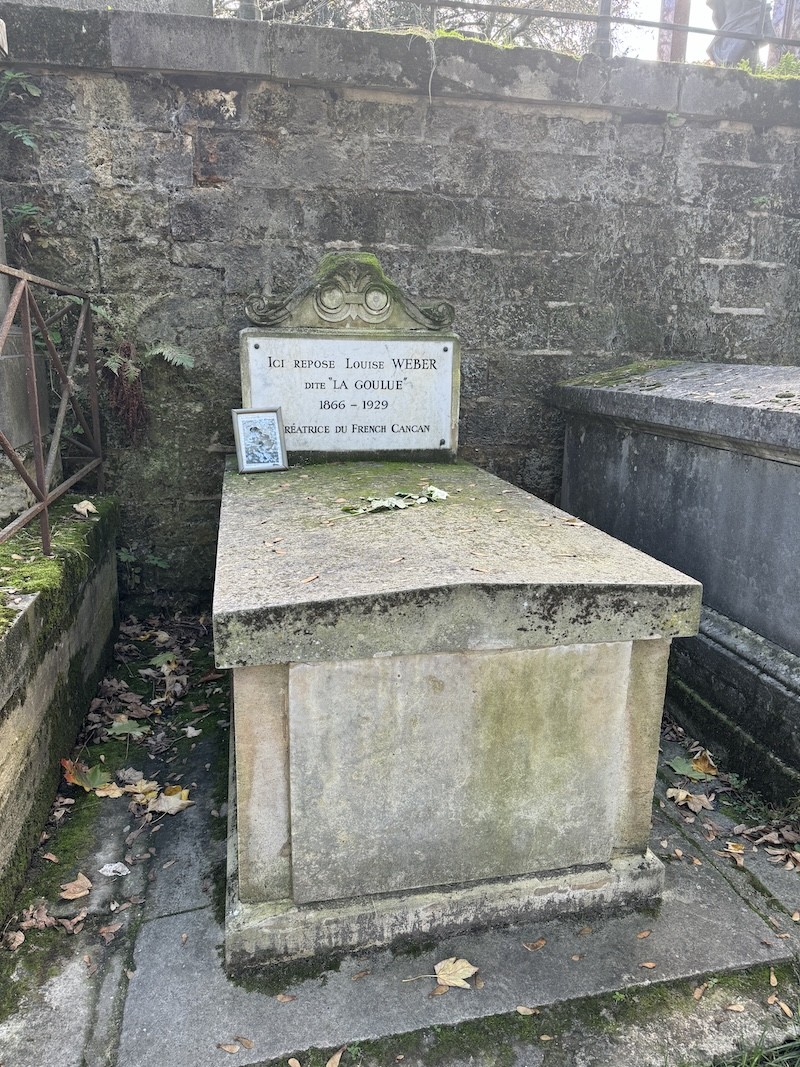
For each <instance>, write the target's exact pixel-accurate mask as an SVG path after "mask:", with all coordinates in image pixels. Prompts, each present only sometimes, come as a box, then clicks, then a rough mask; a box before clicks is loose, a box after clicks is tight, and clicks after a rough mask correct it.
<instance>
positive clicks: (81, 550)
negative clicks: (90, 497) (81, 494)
mask: <svg viewBox="0 0 800 1067" xmlns="http://www.w3.org/2000/svg"><path fill="white" fill-rule="evenodd" d="M69 499H71V500H74V499H75V498H74V497H72V498H69ZM95 499H96V502H97V507H98V518H97V521H95V522H87V523H84V524H82V525H78V523H77V521H76V520H75V516H74V514H73V513H72V512H71V505H70V503H61V504H59V505H58V506H57V507H56V508H54V509H53V511H52V512H51V518H52V519H53V521H54V522H57V523H58V524H59V526H60V527H61V528H62V529H63V528H66V527H70V533H69V546H70V547H69V548H68V549H64V548H61V549H56V552H55V555H54V557H53V558H52V560H50V561H43V560H42V559H41V557H40V558H39V559H38V560H36V559H35V557H32V560H33V566H34V567H35V568H36V573H35V574H33V573H29V572H28V570H27V569H26V567H27V564H26V562H25V560H24V559H23V558H22V557H21V556H20V555H19V553H17V554H15V555H14V556H13V557H12V558H13V559H16V560H21V562H19V563H18V564H16V566H17V568H18V580H19V581H21V582H23V583H24V585H25V587H26V588H36V589H37V591H36V592H33V593H28V594H20V595H18V596H14V597H12V596H9V597H6V598H5V599H6V600H7V601H8V603H7V605H4V606H3V608H2V612H0V921H2V919H3V918H4V917H5V916H6V915H7V914H8V910H9V908H10V905H11V902H12V901H13V899H14V895H15V893H16V892H17V890H18V889H19V887H20V885H21V884H22V881H23V879H24V876H25V871H26V870H27V866H28V860H29V859H30V856H31V853H32V851H33V848H34V846H35V845H36V844H38V842H39V835H40V833H41V831H42V828H43V826H44V824H45V822H46V820H47V814H48V812H49V810H50V805H51V804H52V801H53V797H54V796H55V793H56V789H57V787H58V782H59V781H60V779H61V767H60V765H59V760H60V759H61V758H62V757H67V756H69V755H70V754H71V751H72V746H73V744H74V742H75V737H76V735H77V733H78V730H79V729H80V726H81V724H82V722H83V719H84V716H85V714H86V708H87V706H88V704H89V701H90V700H91V698H92V696H93V695H94V693H95V689H96V686H97V683H98V681H99V680H100V678H101V677H102V672H103V670H104V669H105V666H106V663H107V661H108V657H109V655H110V651H111V643H112V642H113V639H114V633H115V630H116V624H117V617H116V616H117V568H116V556H115V551H114V548H115V539H116V533H117V521H118V512H117V507H116V504H115V503H114V502H113V501H111V500H101V499H100V498H99V497H98V498H95ZM10 546H11V548H12V549H13V548H15V547H17V546H19V548H20V549H22V551H25V552H26V554H27V552H29V551H30V547H29V541H27V540H24V539H22V538H20V537H18V538H17V539H15V540H12V541H11V542H10ZM5 547H8V545H6V546H5ZM5 569H6V570H8V569H9V568H5ZM7 578H8V576H6V579H7Z"/></svg>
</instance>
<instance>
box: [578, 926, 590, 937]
mask: <svg viewBox="0 0 800 1067" xmlns="http://www.w3.org/2000/svg"><path fill="white" fill-rule="evenodd" d="M591 932H592V928H591V926H582V927H581V928H580V930H579V931H578V937H587V936H588V935H589V934H590V933H591Z"/></svg>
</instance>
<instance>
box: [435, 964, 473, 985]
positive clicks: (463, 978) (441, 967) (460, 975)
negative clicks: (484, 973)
mask: <svg viewBox="0 0 800 1067" xmlns="http://www.w3.org/2000/svg"><path fill="white" fill-rule="evenodd" d="M433 969H434V971H435V972H436V978H437V979H438V982H439V985H446V986H458V988H459V989H469V985H468V984H467V978H471V977H472V976H473V974H477V972H478V968H477V967H475V966H474V965H473V964H471V963H470V962H469V960H462V959H457V958H456V957H455V956H451V957H450V958H449V959H447V960H442V962H441V963H436V964H434V967H433Z"/></svg>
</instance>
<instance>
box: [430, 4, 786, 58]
mask: <svg viewBox="0 0 800 1067" xmlns="http://www.w3.org/2000/svg"><path fill="white" fill-rule="evenodd" d="M416 3H418V4H420V5H421V6H422V7H447V8H459V9H461V10H464V11H486V12H495V13H505V14H507V15H529V16H531V17H532V18H542V19H556V20H557V21H559V22H600V21H601V20H605V19H607V20H608V21H609V22H613V23H614V24H615V25H619V26H643V27H645V29H653V30H672V31H674V32H677V33H700V34H703V35H704V36H706V37H717V36H719V35H720V32H721V31H720V30H718V29H709V28H708V27H707V26H690V25H688V24H686V23H676V22H662V21H660V20H658V21H657V20H655V19H635V18H628V17H627V16H625V15H598V14H589V13H588V12H583V11H561V10H557V11H549V10H548V9H547V8H544V7H517V6H514V7H511V6H509V7H504V6H501V5H499V4H482V3H463V4H460V3H458V0H416ZM723 36H725V37H731V38H733V39H734V40H737V41H752V40H753V34H752V33H738V32H737V31H735V30H725V33H724V35H723ZM758 41H759V43H763V44H780V45H783V46H784V47H786V48H798V47H800V37H773V36H768V35H766V34H765V35H763V36H761V35H759V37H758Z"/></svg>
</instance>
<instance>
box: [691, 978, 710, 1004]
mask: <svg viewBox="0 0 800 1067" xmlns="http://www.w3.org/2000/svg"><path fill="white" fill-rule="evenodd" d="M707 989H708V982H703V984H702V985H699V986H695V988H694V990H693V992H692V996H693V997H694V999H695V1000H699V999H700V998H701V997H702V995H703V993H705V991H706V990H707Z"/></svg>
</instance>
